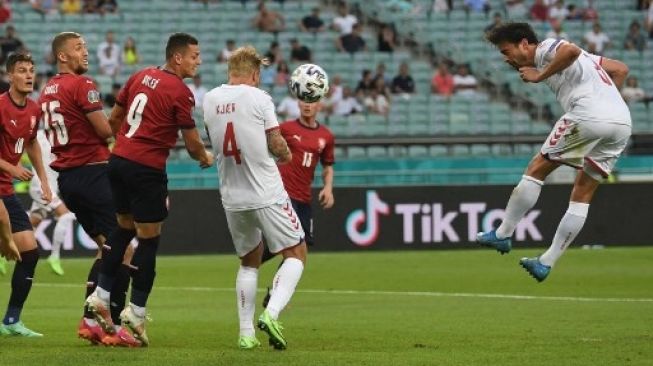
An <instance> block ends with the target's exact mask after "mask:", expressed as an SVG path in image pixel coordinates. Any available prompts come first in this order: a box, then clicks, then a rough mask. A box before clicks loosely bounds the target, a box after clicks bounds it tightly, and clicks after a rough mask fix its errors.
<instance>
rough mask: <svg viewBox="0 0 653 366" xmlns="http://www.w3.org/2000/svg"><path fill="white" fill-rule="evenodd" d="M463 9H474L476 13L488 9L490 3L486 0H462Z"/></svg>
mask: <svg viewBox="0 0 653 366" xmlns="http://www.w3.org/2000/svg"><path fill="white" fill-rule="evenodd" d="M464 7H465V11H474V12H477V13H480V12H485V13H487V12H488V11H490V4H488V2H487V0H465V1H464Z"/></svg>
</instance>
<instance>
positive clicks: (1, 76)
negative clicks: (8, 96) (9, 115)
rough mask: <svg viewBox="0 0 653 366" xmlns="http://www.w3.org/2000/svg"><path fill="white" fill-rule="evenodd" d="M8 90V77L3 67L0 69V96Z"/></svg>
mask: <svg viewBox="0 0 653 366" xmlns="http://www.w3.org/2000/svg"><path fill="white" fill-rule="evenodd" d="M7 90H9V75H7V73H6V72H5V68H4V67H0V94H2V93H4V92H6V91H7Z"/></svg>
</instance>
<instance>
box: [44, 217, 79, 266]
mask: <svg viewBox="0 0 653 366" xmlns="http://www.w3.org/2000/svg"><path fill="white" fill-rule="evenodd" d="M74 219H75V214H73V213H72V212H68V213H65V214H63V215H61V216H60V217H59V218H58V219H57V224H56V225H54V232H53V233H52V250H51V251H50V257H52V258H56V259H59V256H60V253H61V246H62V245H63V242H64V240H66V232H67V229H68V228H69V227H70V223H71V222H72V221H73V220H74Z"/></svg>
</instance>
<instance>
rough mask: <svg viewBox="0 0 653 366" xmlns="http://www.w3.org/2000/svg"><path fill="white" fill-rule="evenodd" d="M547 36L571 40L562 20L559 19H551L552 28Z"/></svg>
mask: <svg viewBox="0 0 653 366" xmlns="http://www.w3.org/2000/svg"><path fill="white" fill-rule="evenodd" d="M546 38H555V39H564V40H566V41H568V40H569V35H567V33H566V32H565V31H564V30H563V29H562V22H561V21H559V20H552V21H551V30H550V31H548V32H547V34H546Z"/></svg>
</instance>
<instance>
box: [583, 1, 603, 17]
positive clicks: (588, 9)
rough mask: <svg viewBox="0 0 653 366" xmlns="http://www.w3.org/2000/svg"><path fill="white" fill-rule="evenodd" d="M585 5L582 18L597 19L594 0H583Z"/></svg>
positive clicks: (597, 13) (597, 14)
mask: <svg viewBox="0 0 653 366" xmlns="http://www.w3.org/2000/svg"><path fill="white" fill-rule="evenodd" d="M585 5H586V6H585V8H584V9H583V20H586V21H594V20H597V19H599V12H598V11H596V9H594V0H585Z"/></svg>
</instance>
